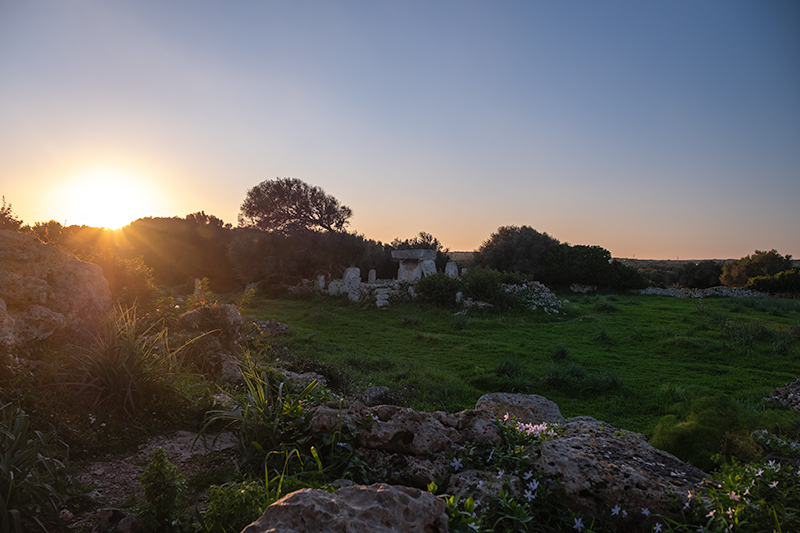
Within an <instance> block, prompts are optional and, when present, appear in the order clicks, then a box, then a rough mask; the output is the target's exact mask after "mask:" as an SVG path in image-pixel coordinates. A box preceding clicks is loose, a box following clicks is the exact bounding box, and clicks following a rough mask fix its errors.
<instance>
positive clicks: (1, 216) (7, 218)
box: [0, 196, 22, 231]
mask: <svg viewBox="0 0 800 533" xmlns="http://www.w3.org/2000/svg"><path fill="white" fill-rule="evenodd" d="M20 226H22V221H21V220H19V219H17V215H15V214H14V212H13V211H12V210H11V204H6V197H5V196H3V205H2V206H0V229H7V230H11V231H17V230H19V228H20Z"/></svg>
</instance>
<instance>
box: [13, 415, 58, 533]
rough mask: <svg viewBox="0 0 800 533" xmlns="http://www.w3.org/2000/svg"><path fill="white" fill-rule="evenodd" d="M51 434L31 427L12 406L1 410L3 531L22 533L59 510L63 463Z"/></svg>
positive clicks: (25, 418) (28, 421) (27, 419)
mask: <svg viewBox="0 0 800 533" xmlns="http://www.w3.org/2000/svg"><path fill="white" fill-rule="evenodd" d="M58 456H59V454H58V453H57V452H56V443H55V442H54V440H53V437H52V435H48V434H44V433H42V432H41V431H36V430H34V429H32V428H31V425H30V418H29V417H28V415H27V414H25V412H24V411H22V410H20V409H19V408H18V407H15V406H14V405H12V404H10V403H9V404H5V405H3V406H2V407H0V531H3V532H11V531H14V532H15V533H22V532H23V531H31V528H33V527H35V526H36V525H38V526H39V527H41V528H42V530H43V531H46V529H45V527H44V525H43V524H42V521H41V520H40V518H41V517H43V516H44V515H47V514H48V513H52V512H54V511H55V510H56V508H55V505H56V503H57V502H58V501H59V498H60V492H61V491H60V486H61V481H62V478H63V477H62V476H63V470H64V463H63V462H62V461H61V460H60V459H58Z"/></svg>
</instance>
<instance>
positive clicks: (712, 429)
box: [651, 394, 758, 472]
mask: <svg viewBox="0 0 800 533" xmlns="http://www.w3.org/2000/svg"><path fill="white" fill-rule="evenodd" d="M749 425H750V421H749V420H748V419H747V415H746V413H745V412H744V410H743V409H742V408H741V407H739V406H738V405H737V404H736V403H735V402H734V401H733V400H732V399H731V398H730V397H728V396H725V395H723V394H717V395H715V396H704V397H701V398H698V399H696V400H694V401H693V402H692V403H691V404H690V405H689V407H688V413H686V415H685V419H684V420H681V418H679V416H678V415H676V414H670V415H667V416H665V417H663V418H662V419H661V420H660V421H659V423H658V425H657V426H656V428H655V430H654V431H653V438H652V439H651V444H652V445H653V446H655V447H656V448H661V449H662V450H665V451H667V452H669V453H671V454H672V455H674V456H676V457H677V458H678V459H681V460H682V461H687V462H689V463H692V464H693V465H695V466H697V467H698V468H701V469H703V470H705V471H707V472H708V471H711V470H712V469H713V468H714V466H715V465H716V461H715V460H714V457H715V456H717V455H720V457H721V458H723V459H731V458H732V457H735V458H737V459H738V460H740V461H752V460H754V459H756V458H757V455H758V446H757V445H756V444H755V441H753V439H752V437H751V436H750V435H749V432H748V431H747V428H748V426H749Z"/></svg>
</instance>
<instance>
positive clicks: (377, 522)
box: [242, 483, 447, 533]
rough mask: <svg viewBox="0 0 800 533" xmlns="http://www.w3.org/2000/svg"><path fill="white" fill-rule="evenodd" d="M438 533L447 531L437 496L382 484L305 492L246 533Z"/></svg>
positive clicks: (277, 505) (273, 507)
mask: <svg viewBox="0 0 800 533" xmlns="http://www.w3.org/2000/svg"><path fill="white" fill-rule="evenodd" d="M311 531H313V532H319V533H329V532H343V533H345V532H346V533H391V532H398V533H399V532H409V533H414V532H418V533H436V532H445V531H447V514H446V512H445V504H444V501H442V500H441V499H439V498H437V497H436V496H434V495H433V494H430V493H428V492H424V491H421V490H418V489H413V488H409V487H395V486H392V485H387V484H384V483H378V484H375V485H369V486H364V485H354V486H351V487H344V488H341V489H339V490H337V491H336V492H335V493H333V494H330V493H327V492H325V491H322V490H316V489H303V490H299V491H297V492H293V493H291V494H289V495H287V496H285V497H283V498H281V499H280V500H278V501H277V502H275V503H273V504H272V505H270V506H269V507H267V510H266V511H264V514H263V515H262V516H261V518H259V519H258V520H257V521H256V522H253V523H252V524H250V525H249V526H247V527H246V528H245V529H244V530H243V531H242V533H267V532H275V533H278V532H281V533H291V532H297V533H305V532H311Z"/></svg>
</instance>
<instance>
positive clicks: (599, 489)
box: [243, 393, 705, 533]
mask: <svg viewBox="0 0 800 533" xmlns="http://www.w3.org/2000/svg"><path fill="white" fill-rule="evenodd" d="M476 407H477V408H476V409H472V410H466V411H461V412H459V413H452V414H449V413H443V412H433V413H425V412H417V411H414V410H412V409H408V408H404V407H397V406H392V405H380V406H376V407H366V406H364V405H361V404H358V403H355V404H354V405H351V406H350V407H342V406H341V405H339V404H338V403H332V404H328V405H323V406H319V407H317V408H316V409H315V410H314V413H313V415H312V421H311V430H312V432H327V433H330V432H333V431H337V430H341V429H342V428H346V427H349V426H353V427H361V428H362V429H363V432H362V433H360V442H361V447H359V448H357V449H356V450H355V453H356V454H358V455H359V456H361V457H362V459H364V460H366V461H368V462H370V464H373V465H380V464H384V463H385V464H386V465H391V466H392V472H393V474H392V475H391V479H387V480H384V481H389V482H390V483H393V484H394V486H393V485H387V484H377V485H370V486H369V487H366V486H351V487H347V488H344V489H340V490H338V491H336V492H335V493H334V494H328V493H326V492H323V491H319V490H303V491H298V492H296V493H292V494H290V495H288V496H287V497H285V498H284V499H282V500H280V501H279V502H276V503H275V504H273V505H272V506H270V507H269V508H267V510H266V511H265V513H264V515H263V516H262V517H261V519H260V520H259V521H257V522H254V523H253V524H252V525H251V526H248V528H247V529H245V530H244V532H243V533H262V532H267V531H274V532H298V533H300V532H312V531H313V532H317V531H322V532H340V531H341V532H361V531H377V532H388V531H397V532H405V531H447V518H446V516H444V515H443V514H442V513H444V502H443V501H441V500H438V499H437V498H435V497H434V496H433V495H431V494H428V493H427V492H425V491H424V487H425V486H426V485H427V484H428V483H429V482H430V481H436V482H437V483H439V482H440V481H443V480H444V481H443V484H442V486H444V487H447V488H446V490H447V492H448V493H449V494H457V495H460V496H463V497H468V496H474V497H475V498H476V499H477V500H482V499H483V498H485V497H487V496H494V495H496V494H497V492H499V490H501V489H502V485H503V482H501V481H498V480H497V472H496V471H492V470H491V469H489V468H488V467H487V470H480V469H473V470H466V471H461V472H454V470H453V468H452V465H451V464H450V452H452V450H454V449H457V448H459V447H462V446H464V445H466V444H470V445H482V446H488V447H493V446H495V445H497V444H499V443H500V435H499V432H498V430H497V427H496V426H495V424H494V422H493V420H494V419H495V418H502V417H503V416H504V415H505V414H506V413H509V416H513V417H514V418H515V420H516V421H517V422H521V423H525V424H541V423H543V422H548V423H552V422H557V423H559V424H560V425H561V428H562V431H561V434H560V435H559V436H557V437H554V438H552V439H550V440H547V441H544V442H542V443H540V445H539V446H538V447H537V448H536V449H535V450H531V452H532V454H531V456H530V459H531V461H532V462H533V463H534V464H535V466H536V469H537V470H540V471H543V472H545V473H546V474H547V475H548V476H551V477H553V478H558V479H560V480H561V490H563V495H564V498H565V504H566V506H567V508H569V509H570V510H571V511H573V512H577V513H580V514H585V513H590V514H601V513H603V512H604V511H605V510H608V509H611V508H613V507H615V506H616V505H619V506H620V507H621V508H622V509H626V510H627V511H628V513H629V515H630V516H629V518H628V519H627V520H625V521H624V522H621V523H620V524H619V528H620V529H619V531H621V532H622V531H626V532H627V531H639V530H640V527H641V523H642V520H643V515H642V513H641V510H642V509H643V508H646V509H648V510H649V512H651V513H663V514H667V515H668V514H670V512H671V511H672V509H671V504H672V503H673V501H674V500H675V499H676V498H677V499H678V500H679V502H680V503H683V502H685V501H686V499H687V497H688V494H689V491H695V490H697V488H698V485H699V484H700V483H701V482H702V481H703V479H704V478H705V474H704V473H703V472H702V471H701V470H699V469H698V468H695V467H694V466H692V465H689V464H687V463H684V462H683V461H680V460H679V459H677V458H676V457H674V456H672V455H670V454H668V453H666V452H664V451H662V450H659V449H656V448H654V447H652V446H650V444H648V443H647V439H646V438H645V437H644V436H643V435H641V434H639V433H634V432H631V431H624V430H619V429H617V428H615V427H613V426H611V425H609V424H606V423H604V422H600V421H598V420H595V419H594V418H591V417H575V418H570V419H567V420H564V418H563V417H562V416H561V413H560V411H559V409H558V406H557V405H556V404H555V403H553V402H551V401H550V400H548V399H546V398H544V397H542V396H537V395H525V394H506V393H494V394H487V395H486V396H483V397H481V398H480V399H479V400H478V402H477V405H476ZM520 475H521V473H509V474H507V475H506V476H505V477H504V481H507V482H509V483H510V485H511V488H512V491H513V492H514V493H515V494H516V495H517V496H518V497H520V496H521V493H522V487H523V486H524V483H523V480H522V479H521V478H520V477H519V476H520ZM409 485H410V486H411V487H410V486H409ZM412 487H416V488H412ZM476 487H480V488H476ZM420 489H423V490H420ZM351 500H352V501H351ZM434 500H437V501H438V503H437V504H436V505H438V507H437V506H434V503H433V501H434ZM431 506H433V507H431Z"/></svg>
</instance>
